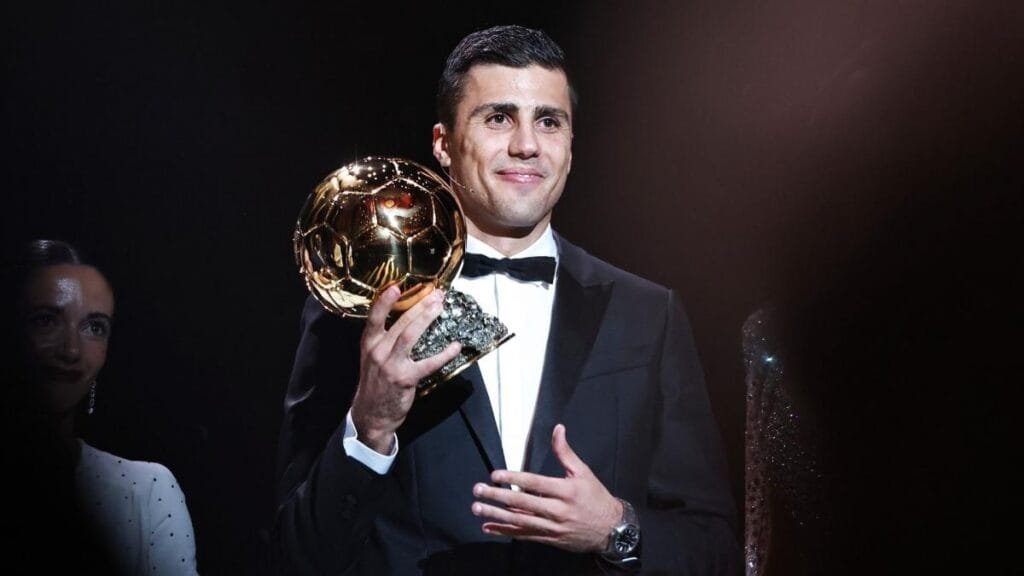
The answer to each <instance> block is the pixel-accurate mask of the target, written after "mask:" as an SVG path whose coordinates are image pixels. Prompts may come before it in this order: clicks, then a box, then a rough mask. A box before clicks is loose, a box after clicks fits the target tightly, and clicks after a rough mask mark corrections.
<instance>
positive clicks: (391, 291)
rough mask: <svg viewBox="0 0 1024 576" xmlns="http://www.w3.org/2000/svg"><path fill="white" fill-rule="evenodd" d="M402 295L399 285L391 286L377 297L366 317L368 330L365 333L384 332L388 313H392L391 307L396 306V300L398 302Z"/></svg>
mask: <svg viewBox="0 0 1024 576" xmlns="http://www.w3.org/2000/svg"><path fill="white" fill-rule="evenodd" d="M401 295H402V293H401V291H399V290H398V286H389V287H388V289H387V290H385V291H384V292H382V293H381V294H380V296H378V297H377V301H376V302H374V304H373V306H371V307H370V314H369V315H367V317H366V330H365V332H364V334H365V333H371V334H376V333H383V332H384V325H385V323H386V322H387V320H388V315H389V314H391V308H392V307H394V305H395V302H398V298H399V297H400V296H401Z"/></svg>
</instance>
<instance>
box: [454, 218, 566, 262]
mask: <svg viewBox="0 0 1024 576" xmlns="http://www.w3.org/2000/svg"><path fill="white" fill-rule="evenodd" d="M466 252H471V253H473V254H482V255H484V256H487V257H490V258H497V259H499V260H500V259H502V258H505V257H506V256H505V255H504V254H502V253H501V252H498V251H497V250H495V249H494V248H492V247H491V246H489V245H488V244H487V243H485V242H484V241H483V240H480V239H479V238H475V237H474V236H473V235H472V234H468V235H467V236H466ZM533 256H551V257H552V258H554V259H555V260H558V243H557V242H555V235H554V233H553V232H552V230H551V224H548V225H547V227H546V228H544V233H543V234H541V235H540V237H539V238H537V240H536V241H534V243H533V244H530V245H529V246H527V247H526V249H524V250H522V251H520V252H518V253H516V254H514V255H512V256H511V257H512V258H530V257H533Z"/></svg>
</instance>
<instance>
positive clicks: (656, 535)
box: [634, 291, 741, 575]
mask: <svg viewBox="0 0 1024 576" xmlns="http://www.w3.org/2000/svg"><path fill="white" fill-rule="evenodd" d="M667 307H668V311H667V320H666V324H665V329H664V335H663V344H662V347H661V352H660V354H661V358H660V360H659V367H658V376H657V378H658V381H659V386H660V395H659V397H660V398H659V404H660V406H659V409H660V417H659V419H658V423H657V425H656V427H655V429H654V436H653V439H652V440H653V450H654V454H653V459H652V466H651V470H650V475H649V478H648V480H647V487H646V489H647V494H646V502H639V503H634V505H635V506H637V508H638V514H639V517H640V527H641V530H642V534H643V536H642V541H641V561H642V565H643V572H644V573H652V574H686V575H711V574H729V575H737V574H740V570H741V563H740V549H739V542H738V539H737V536H736V534H737V533H736V526H735V521H736V520H735V514H736V512H735V506H734V503H733V499H732V495H731V492H730V487H729V481H728V472H727V467H726V461H725V453H724V449H723V447H722V442H721V437H720V434H719V430H718V425H717V423H716V422H715V418H714V415H713V414H712V411H711V406H710V403H709V401H708V395H707V390H706V388H705V384H704V375H703V370H702V369H701V366H700V362H699V360H698V355H697V349H696V345H695V343H694V341H693V336H692V334H691V332H690V326H689V322H688V320H687V318H686V314H685V312H684V311H683V308H682V306H681V305H680V303H679V302H678V299H677V298H676V297H675V293H674V292H671V291H670V292H669V294H668V304H667Z"/></svg>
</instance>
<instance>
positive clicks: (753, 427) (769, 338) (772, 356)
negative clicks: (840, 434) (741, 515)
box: [743, 309, 822, 576]
mask: <svg viewBox="0 0 1024 576" xmlns="http://www.w3.org/2000/svg"><path fill="white" fill-rule="evenodd" d="M774 329H775V326H773V314H772V312H771V311H770V310H764V309H762V310H758V311H757V312H755V313H754V314H752V315H751V316H750V317H749V318H748V319H747V321H746V322H745V323H744V325H743V355H744V363H745V366H746V394H747V397H746V400H747V406H746V431H745V444H746V446H745V466H744V472H745V478H744V483H745V506H746V523H745V529H744V532H745V533H744V537H745V545H744V565H745V572H746V575H747V576H764V575H765V574H767V573H768V571H767V570H768V563H769V556H771V555H772V554H771V552H772V551H773V550H777V549H778V547H779V545H780V543H779V540H780V539H779V536H780V534H778V531H779V527H780V525H783V524H785V525H786V526H787V527H788V530H787V534H786V538H785V540H786V543H785V545H786V546H787V547H789V548H791V549H793V550H787V551H786V552H787V554H786V555H787V556H788V557H793V556H794V555H796V556H801V555H806V553H809V552H811V551H810V550H803V549H801V546H803V545H805V544H809V542H804V543H803V544H802V543H801V535H802V534H803V533H806V531H807V530H808V529H812V528H813V529H820V528H821V524H822V523H821V510H822V507H821V504H822V502H821V498H822V488H821V484H822V482H821V480H822V476H821V473H820V471H819V465H818V458H817V457H816V453H817V449H816V442H815V441H814V439H813V438H812V433H811V428H812V426H811V425H810V423H809V422H808V421H807V418H806V417H805V416H804V415H803V414H802V413H801V410H800V409H798V408H797V404H796V403H795V402H794V398H793V391H792V384H791V383H790V382H788V381H787V378H786V376H787V375H786V369H785V365H784V362H783V356H784V355H785V352H784V350H783V347H782V345H781V342H780V338H779V337H778V335H777V333H776V332H774ZM804 540H807V539H806V538H804ZM794 550H795V551H794ZM776 568H781V566H777V567H776ZM771 572H772V573H773V574H774V573H783V572H785V570H778V569H773V570H771Z"/></svg>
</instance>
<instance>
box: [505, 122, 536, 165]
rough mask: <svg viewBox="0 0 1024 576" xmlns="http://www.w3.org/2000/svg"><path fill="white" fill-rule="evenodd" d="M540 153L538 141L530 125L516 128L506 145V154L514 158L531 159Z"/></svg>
mask: <svg viewBox="0 0 1024 576" xmlns="http://www.w3.org/2000/svg"><path fill="white" fill-rule="evenodd" d="M539 152H540V141H539V140H537V134H536V133H535V132H534V127H533V125H532V124H521V125H519V126H517V127H516V130H515V132H514V133H513V134H512V139H511V140H510V141H509V143H508V154H509V156H512V157H515V158H533V157H534V156H536V155H537V154H538V153H539Z"/></svg>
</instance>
